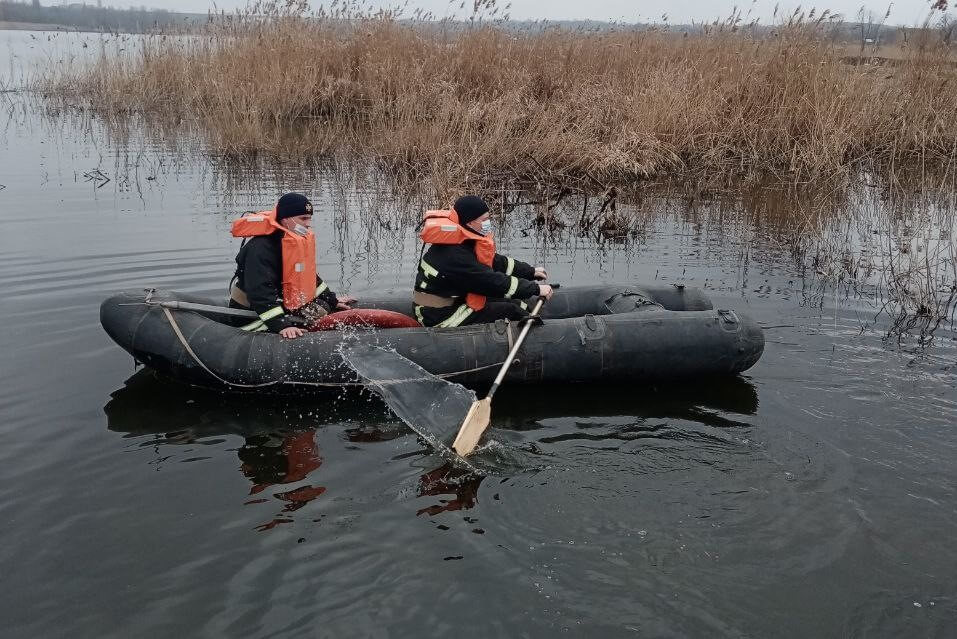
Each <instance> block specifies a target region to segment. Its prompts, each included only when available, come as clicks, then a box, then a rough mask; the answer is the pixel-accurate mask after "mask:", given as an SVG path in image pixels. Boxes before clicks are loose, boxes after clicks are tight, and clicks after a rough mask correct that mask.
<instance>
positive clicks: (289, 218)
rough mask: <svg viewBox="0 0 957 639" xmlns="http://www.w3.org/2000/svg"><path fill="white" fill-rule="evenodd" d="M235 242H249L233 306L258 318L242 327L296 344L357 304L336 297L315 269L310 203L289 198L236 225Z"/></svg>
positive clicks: (300, 197) (233, 288)
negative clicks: (334, 314) (325, 320)
mask: <svg viewBox="0 0 957 639" xmlns="http://www.w3.org/2000/svg"><path fill="white" fill-rule="evenodd" d="M232 234H233V237H243V238H249V239H248V241H245V242H243V245H242V247H241V248H240V249H239V254H238V255H236V274H235V276H234V277H233V280H232V282H231V283H230V292H229V306H230V307H231V308H240V309H251V310H253V311H255V312H256V313H257V314H258V315H259V317H258V318H257V319H255V320H253V321H252V322H250V323H248V324H246V325H244V326H243V327H242V329H243V330H245V331H269V332H272V333H279V334H280V335H281V336H282V337H285V338H288V339H295V338H297V337H300V336H302V335H303V334H304V333H305V330H306V328H308V327H309V326H310V325H311V324H313V323H315V322H316V321H318V320H319V319H321V318H322V317H323V316H325V315H326V314H327V313H329V312H331V311H333V310H348V309H350V308H351V304H354V303H355V302H356V301H357V300H356V299H355V298H354V297H350V296H348V295H344V296H342V297H338V296H337V295H336V294H335V293H334V292H333V291H332V289H330V288H329V286H328V285H327V284H326V283H325V282H323V281H322V278H321V277H319V275H318V273H317V269H316V236H315V234H314V233H313V231H312V203H311V202H310V201H309V200H308V199H307V198H306V196H304V195H302V194H300V193H286V194H285V195H283V196H282V197H281V198H279V201H278V202H277V203H276V206H275V208H274V209H273V210H272V211H263V212H261V213H248V214H246V215H243V216H242V217H240V218H239V219H237V220H235V221H234V222H233V226H232Z"/></svg>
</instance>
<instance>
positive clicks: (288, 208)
mask: <svg viewBox="0 0 957 639" xmlns="http://www.w3.org/2000/svg"><path fill="white" fill-rule="evenodd" d="M297 215H312V202H310V201H309V199H308V198H307V197H306V196H305V195H303V194H301V193H286V194H285V195H283V196H282V197H281V198H279V201H278V202H277V203H276V219H277V220H281V219H283V218H287V217H296V216H297Z"/></svg>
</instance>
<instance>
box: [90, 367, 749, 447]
mask: <svg viewBox="0 0 957 639" xmlns="http://www.w3.org/2000/svg"><path fill="white" fill-rule="evenodd" d="M350 395H351V396H346V397H344V398H342V399H341V401H330V400H329V398H328V397H324V396H320V397H318V398H317V397H303V398H301V399H297V400H296V402H295V408H296V410H289V408H290V401H289V400H288V399H282V398H268V397H254V396H247V395H233V394H222V393H216V392H212V391H207V390H204V389H200V388H194V387H190V386H184V385H182V384H177V383H171V382H169V381H167V380H163V379H160V378H158V377H157V376H156V375H155V374H154V373H153V371H150V370H149V369H141V370H140V371H138V372H137V373H135V374H134V375H132V376H130V378H129V379H127V380H126V382H125V384H124V386H123V387H122V388H120V389H118V390H116V391H114V392H113V394H112V395H111V398H110V401H109V402H107V404H106V406H104V408H103V410H104V412H105V413H106V416H107V423H108V427H109V429H110V430H113V431H116V432H121V433H129V434H131V435H147V434H161V435H164V434H165V435H166V436H168V437H169V438H170V443H176V442H180V441H183V440H184V439H185V440H188V439H190V435H192V436H195V437H206V436H211V435H224V434H235V435H242V436H247V437H248V436H254V435H264V434H269V433H288V432H292V431H297V430H305V429H315V428H316V427H319V426H322V425H323V424H333V423H336V424H345V425H346V427H345V437H346V439H348V440H349V441H351V442H355V443H371V442H381V441H388V440H391V439H395V438H396V437H398V436H401V435H404V434H407V433H409V432H410V431H409V430H408V428H407V427H406V426H405V425H404V424H403V423H402V422H401V421H400V420H399V419H398V418H397V417H395V416H394V415H392V414H391V413H389V411H388V410H386V409H385V407H384V406H383V405H382V404H380V403H378V401H371V402H370V401H365V400H366V399H369V398H370V397H371V396H362V397H360V396H359V395H358V393H356V392H355V391H352V392H351V394H350ZM357 399H358V400H359V401H355V400H357ZM757 408H758V395H757V390H756V388H755V387H754V385H753V384H751V383H750V382H748V381H747V380H746V379H744V378H741V377H727V378H715V379H709V380H707V381H706V382H705V383H696V384H694V385H685V384H670V385H661V386H658V387H647V388H635V387H634V386H633V385H609V384H564V385H551V386H547V387H531V388H530V387H518V388H508V387H503V388H502V391H501V392H500V393H499V394H498V395H496V398H495V416H494V426H495V427H496V428H507V429H511V430H531V429H535V428H538V426H537V423H538V422H539V421H541V420H543V419H550V418H558V417H607V416H619V415H631V416H636V417H657V418H676V419H688V420H693V421H704V422H706V423H707V422H708V420H709V418H712V419H711V422H712V425H714V426H728V425H734V422H733V415H742V416H745V415H753V414H755V412H756V411H757Z"/></svg>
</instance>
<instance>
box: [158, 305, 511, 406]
mask: <svg viewBox="0 0 957 639" xmlns="http://www.w3.org/2000/svg"><path fill="white" fill-rule="evenodd" d="M160 308H162V309H163V314H164V315H166V320H167V321H168V322H169V325H170V327H171V328H172V329H173V333H174V334H175V335H176V338H177V339H178V340H179V343H180V344H182V346H183V348H184V349H185V350H186V353H187V354H188V355H189V356H190V357H191V358H192V359H193V361H194V362H196V364H198V365H199V367H200V368H202V369H203V370H204V371H206V373H208V374H209V375H210V376H211V377H212V378H213V379H215V380H216V381H218V382H219V383H220V384H223V385H224V386H231V387H234V388H265V387H267V386H276V385H279V384H289V385H295V386H313V387H317V388H341V387H345V386H351V387H355V386H360V387H362V386H365V385H366V384H364V383H363V382H307V381H301V380H292V379H290V380H281V379H277V380H272V381H268V382H260V383H256V384H244V383H242V382H231V381H229V380H227V379H224V378H223V377H220V376H219V375H217V374H216V373H215V372H214V371H213V370H212V369H211V368H209V366H207V365H206V363H205V362H203V360H202V359H200V357H199V355H197V354H196V352H195V351H194V350H193V348H192V347H191V346H190V344H189V340H187V339H186V336H185V335H183V331H182V329H181V328H180V326H179V323H178V322H177V321H176V318H175V317H173V313H172V312H171V311H170V309H169V308H167V307H165V306H161V307H160ZM509 337H510V338H511V332H509ZM501 365H502V362H495V363H493V364H486V365H484V366H476V367H475V368H468V369H465V370H461V371H453V372H451V373H439V374H437V375H434V376H433V377H440V378H442V379H447V378H450V377H458V376H459V375H468V374H469V373H477V372H479V371H483V370H486V369H489V368H498V367H500V366H501ZM428 379H430V378H428V377H421V378H404V379H389V380H376V383H379V384H383V385H394V384H401V383H405V382H414V381H425V380H428Z"/></svg>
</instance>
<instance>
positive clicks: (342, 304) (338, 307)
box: [336, 298, 354, 311]
mask: <svg viewBox="0 0 957 639" xmlns="http://www.w3.org/2000/svg"><path fill="white" fill-rule="evenodd" d="M346 299H348V298H346ZM353 301H354V300H353ZM336 310H337V311H351V310H352V307H351V306H349V305H348V304H346V303H345V302H344V301H342V300H339V303H338V304H336Z"/></svg>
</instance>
